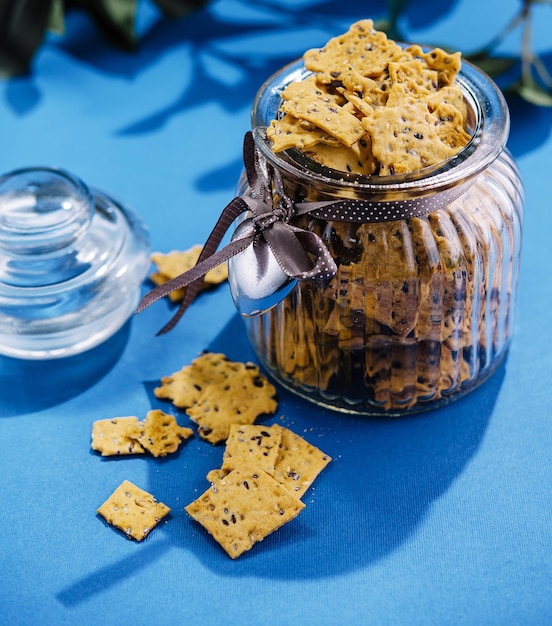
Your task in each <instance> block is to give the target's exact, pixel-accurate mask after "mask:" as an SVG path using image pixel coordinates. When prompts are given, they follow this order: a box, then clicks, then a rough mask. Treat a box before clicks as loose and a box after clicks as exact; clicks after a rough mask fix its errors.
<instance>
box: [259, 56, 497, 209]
mask: <svg viewBox="0 0 552 626" xmlns="http://www.w3.org/2000/svg"><path fill="white" fill-rule="evenodd" d="M309 74H310V72H308V71H307V70H306V69H305V67H304V65H303V62H302V60H299V61H295V62H294V63H292V64H290V65H288V66H286V67H284V68H283V69H281V70H280V71H279V72H277V73H276V74H274V75H273V76H272V77H271V78H269V79H268V80H267V81H266V82H265V83H264V85H263V86H262V87H261V88H260V90H259V92H258V93H257V96H256V98H255V101H254V104H253V108H252V113H251V122H252V129H253V136H254V138H255V142H256V144H257V146H258V148H259V151H260V152H261V154H262V155H263V157H264V158H265V159H266V160H267V162H268V163H270V164H271V165H272V167H274V168H276V169H277V170H278V171H279V172H280V173H281V174H282V176H283V177H284V178H285V179H286V181H289V182H290V183H291V184H292V185H293V184H295V185H300V186H303V187H308V188H309V189H310V190H311V191H312V192H314V193H316V192H318V194H321V196H323V197H340V198H353V199H362V200H366V201H369V202H371V203H376V204H377V203H383V204H388V203H398V204H400V203H401V202H403V201H405V200H407V199H408V200H409V201H414V202H416V201H419V202H421V203H422V204H427V203H431V204H432V205H435V208H439V205H444V204H448V203H449V202H450V201H452V200H453V199H454V197H458V196H459V195H461V193H463V192H464V191H465V189H466V188H467V187H468V186H469V185H470V184H471V182H473V180H474V179H475V178H476V177H477V175H478V174H479V173H481V172H482V171H483V170H485V169H486V168H487V167H489V166H490V165H491V163H492V162H493V161H494V160H495V159H496V158H497V157H498V155H499V154H500V153H501V152H502V150H503V149H504V146H505V144H506V140H507V137H508V132H509V112H508V107H507V105H506V101H505V99H504V97H503V95H502V93H501V92H500V90H499V89H498V87H497V86H496V85H495V83H494V82H493V81H492V80H491V79H490V78H489V77H488V76H487V75H486V74H484V73H483V72H481V71H480V70H479V69H477V68H476V67H475V66H473V65H472V64H470V63H468V62H466V61H464V62H463V64H462V68H461V70H460V73H459V75H458V77H457V82H458V85H459V86H460V88H461V89H462V92H463V94H464V100H465V103H466V108H467V111H468V115H467V123H468V131H469V133H470V134H471V140H470V141H469V142H468V144H467V145H466V146H465V147H464V148H463V149H462V150H460V151H459V152H458V153H457V154H456V155H454V156H453V157H451V158H449V159H448V160H446V161H444V162H442V163H440V164H438V165H435V166H432V167H428V168H424V169H422V170H419V171H417V172H413V173H411V174H401V175H394V176H363V175H359V174H349V173H347V172H338V171H335V170H332V169H330V168H328V167H325V166H323V165H320V164H318V163H316V162H314V161H312V160H310V159H308V158H306V157H304V156H303V155H302V154H301V153H300V152H299V151H298V150H288V151H285V152H282V153H278V154H275V153H274V152H273V150H272V148H271V144H270V141H269V140H268V139H267V137H266V129H267V127H268V125H269V124H270V122H271V120H272V119H275V118H276V117H277V115H278V111H279V109H280V105H281V102H282V99H281V94H282V91H283V90H284V89H285V88H286V86H287V85H288V84H289V83H291V82H294V81H297V80H302V79H303V78H305V77H306V76H308V75H309ZM424 212H427V211H424Z"/></svg>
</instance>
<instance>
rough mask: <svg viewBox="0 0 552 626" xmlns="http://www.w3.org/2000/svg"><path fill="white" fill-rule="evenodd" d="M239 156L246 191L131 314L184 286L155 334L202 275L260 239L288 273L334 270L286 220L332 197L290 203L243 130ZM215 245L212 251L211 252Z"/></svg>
mask: <svg viewBox="0 0 552 626" xmlns="http://www.w3.org/2000/svg"><path fill="white" fill-rule="evenodd" d="M243 160H244V165H245V172H246V175H247V181H248V183H249V188H250V195H248V196H238V197H236V198H234V199H233V200H232V201H231V202H230V203H229V204H228V205H227V206H226V207H225V208H224V210H223V211H222V213H221V215H220V217H219V218H218V221H217V223H216V224H215V227H214V228H213V230H212V231H211V234H210V235H209V237H208V238H207V241H206V242H205V245H204V246H203V249H202V251H201V254H200V255H199V258H198V261H197V263H196V264H195V266H194V267H193V268H191V269H190V270H188V271H187V272H184V273H183V274H180V275H179V276H176V277H175V278H172V279H171V280H169V281H167V282H166V283H164V284H162V285H159V286H157V287H155V288H154V289H153V290H152V291H150V292H149V293H147V294H146V295H145V296H144V297H143V298H142V300H141V302H140V304H139V305H138V308H137V310H136V313H140V312H141V311H143V310H144V309H145V308H147V307H148V306H150V305H151V304H153V303H154V302H156V301H157V300H160V299H161V298H163V297H164V296H166V295H168V294H169V293H171V292H172V291H175V290H176V289H183V288H186V292H185V295H184V298H183V300H182V302H181V304H180V307H179V309H178V311H177V312H176V313H175V315H174V316H173V317H172V319H171V320H170V321H169V322H168V324H166V325H165V326H164V327H163V328H162V329H161V330H160V331H159V333H158V334H163V333H166V332H168V331H169V330H171V329H172V328H174V326H175V325H176V324H177V323H178V321H179V320H180V318H181V317H182V315H184V313H185V311H186V309H187V308H188V307H189V306H190V304H191V303H192V302H193V300H194V299H195V297H196V296H197V294H198V292H199V290H200V289H201V286H202V283H203V276H204V275H205V274H206V273H207V272H208V271H210V270H212V269H213V268H215V267H217V266H218V265H220V264H221V263H224V262H226V261H228V260H229V259H231V258H232V257H234V256H235V255H237V254H239V253H240V252H243V251H244V250H245V249H246V248H248V247H249V246H254V247H255V245H256V244H258V242H259V240H260V239H263V240H264V241H265V242H266V244H267V245H268V246H269V247H270V250H271V251H272V254H273V255H274V258H275V259H276V261H277V262H278V265H279V266H280V268H281V269H282V271H283V272H284V273H285V274H286V275H287V276H289V277H290V278H297V279H300V280H304V279H315V278H316V279H319V280H326V279H329V278H331V277H332V276H333V275H334V274H335V273H336V271H337V266H336V264H335V261H334V259H333V258H332V256H331V255H330V253H329V252H328V250H327V248H326V246H325V244H324V243H323V241H322V240H321V239H320V237H319V236H318V235H316V234H315V233H313V232H311V231H306V230H303V229H301V228H298V227H296V226H293V225H292V224H291V223H290V220H291V218H292V217H294V216H297V215H301V214H305V213H308V212H309V211H310V210H312V209H313V208H314V205H316V206H318V207H321V206H325V205H327V204H332V205H333V204H335V203H334V202H318V203H308V202H307V203H301V204H294V203H293V201H292V200H291V198H289V196H288V195H287V194H286V192H285V189H284V185H283V181H282V178H281V176H280V173H279V172H278V171H277V170H275V169H274V168H273V167H272V166H271V165H270V164H269V163H267V161H266V160H265V159H264V158H263V157H262V155H261V154H260V153H259V151H258V149H257V146H256V145H255V141H254V139H253V135H252V134H251V132H248V133H247V134H246V135H245V139H244V145H243ZM246 212H249V213H250V214H251V217H250V218H249V219H248V220H247V221H248V227H247V228H245V229H243V228H242V229H241V232H240V234H239V235H238V236H235V237H234V238H233V239H232V241H231V242H230V243H229V244H228V245H226V246H224V247H223V248H222V249H221V250H218V247H219V245H220V242H221V241H222V239H223V237H224V235H225V234H226V232H227V231H228V229H229V228H230V226H231V225H232V223H233V222H234V221H235V220H236V219H237V218H238V217H239V216H240V215H242V214H243V213H246ZM217 250H218V251H217Z"/></svg>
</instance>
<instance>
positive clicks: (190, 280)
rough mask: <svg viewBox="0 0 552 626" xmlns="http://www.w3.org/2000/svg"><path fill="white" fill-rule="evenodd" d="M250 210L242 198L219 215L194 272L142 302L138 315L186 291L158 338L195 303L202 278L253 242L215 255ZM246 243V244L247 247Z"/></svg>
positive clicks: (159, 288) (240, 240) (241, 242)
mask: <svg viewBox="0 0 552 626" xmlns="http://www.w3.org/2000/svg"><path fill="white" fill-rule="evenodd" d="M247 210H249V204H248V203H247V202H246V201H245V200H244V199H243V198H240V197H238V198H234V199H233V200H232V201H231V202H230V203H229V204H228V205H227V206H226V207H225V209H224V210H223V211H222V213H221V214H220V216H219V218H218V220H217V223H216V224H215V227H214V228H213V230H212V231H211V233H210V235H209V237H208V238H207V241H206V242H205V245H204V246H203V248H202V250H201V253H200V255H199V258H198V260H197V263H196V264H195V266H194V267H193V268H191V269H190V270H188V271H187V272H184V273H183V274H180V275H179V276H176V277H175V278H173V279H171V280H169V281H167V282H166V283H164V284H163V285H159V286H157V287H155V288H154V289H153V290H151V291H150V292H148V293H147V294H146V295H145V296H144V297H143V298H142V300H141V301H140V303H139V305H138V307H137V309H136V313H140V312H141V311H143V310H144V309H145V308H147V307H149V306H150V305H152V304H153V303H154V302H157V301H158V300H160V299H161V298H163V297H164V296H167V295H168V294H169V293H171V292H172V291H175V290H176V289H184V288H185V289H186V292H185V294H184V299H183V300H182V302H181V304H180V307H179V309H178V311H177V312H176V313H175V315H174V316H173V318H172V319H171V320H170V321H169V323H168V324H166V325H165V326H164V327H163V328H162V329H161V330H160V331H159V333H158V334H164V333H166V332H168V331H169V330H171V329H172V328H173V327H174V326H175V324H176V323H177V322H178V320H179V319H180V318H181V317H182V315H183V314H184V313H185V311H186V309H187V308H188V307H189V306H190V304H191V303H192V302H193V301H194V299H195V297H196V296H197V294H198V293H199V291H200V289H201V286H202V284H203V276H204V275H205V274H206V273H207V272H208V271H209V270H211V269H213V268H214V267H216V266H217V265H220V264H221V263H224V262H225V261H227V260H228V259H229V258H230V257H232V256H234V255H235V254H238V252H241V251H242V250H244V249H245V248H246V247H247V246H248V245H249V244H250V243H251V241H252V238H251V237H250V238H249V239H247V238H238V239H236V240H235V241H234V242H231V243H230V244H228V246H226V247H225V248H223V249H222V250H221V251H220V252H219V253H217V252H216V250H217V248H218V246H219V245H220V242H221V241H222V238H223V237H224V235H225V234H226V232H227V231H228V229H229V228H230V226H231V224H232V223H233V222H234V221H235V219H236V218H237V217H239V216H240V215H241V214H242V213H243V212H244V211H247ZM246 239H247V243H245V241H246Z"/></svg>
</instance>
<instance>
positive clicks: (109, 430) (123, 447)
mask: <svg viewBox="0 0 552 626" xmlns="http://www.w3.org/2000/svg"><path fill="white" fill-rule="evenodd" d="M141 434H142V424H141V423H140V422H139V421H138V418H137V417H135V416H129V417H114V418H112V419H103V420H96V421H95V422H94V423H93V424H92V444H91V447H92V449H93V450H96V451H97V452H101V454H102V456H115V455H125V454H144V452H145V451H144V448H143V447H142V446H141V445H140V443H139V442H138V438H139V437H140V435H141Z"/></svg>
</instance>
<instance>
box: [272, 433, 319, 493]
mask: <svg viewBox="0 0 552 626" xmlns="http://www.w3.org/2000/svg"><path fill="white" fill-rule="evenodd" d="M272 428H273V429H275V430H278V431H280V433H281V437H282V440H281V442H280V448H279V453H278V458H277V459H276V463H275V466H274V479H275V480H277V481H278V482H279V483H280V484H282V485H283V486H284V487H285V488H286V489H288V490H289V491H290V492H291V493H293V494H295V496H296V497H297V498H301V497H302V496H303V495H304V494H305V493H306V491H307V490H308V488H309V487H310V486H311V485H312V483H313V482H314V480H315V479H316V477H317V476H318V475H319V474H320V472H321V471H322V470H323V469H324V468H325V467H326V465H328V463H329V462H330V461H331V458H330V457H329V456H328V455H327V454H324V452H322V451H321V450H320V449H319V448H317V447H316V446H314V445H312V444H311V443H309V442H308V441H306V440H305V439H303V437H300V436H299V435H297V434H296V433H294V432H293V431H291V430H289V428H285V427H283V426H280V425H279V424H274V425H273V426H272Z"/></svg>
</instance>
